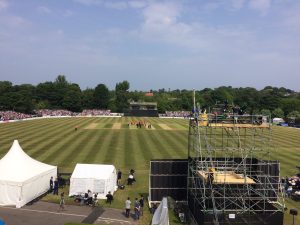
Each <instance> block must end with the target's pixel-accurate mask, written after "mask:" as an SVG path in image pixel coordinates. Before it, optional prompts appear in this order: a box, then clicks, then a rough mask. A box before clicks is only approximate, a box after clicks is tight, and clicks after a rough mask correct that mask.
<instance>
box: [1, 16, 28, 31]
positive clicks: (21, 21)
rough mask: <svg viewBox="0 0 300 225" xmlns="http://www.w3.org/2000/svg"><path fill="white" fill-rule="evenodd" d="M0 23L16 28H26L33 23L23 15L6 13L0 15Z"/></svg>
mask: <svg viewBox="0 0 300 225" xmlns="http://www.w3.org/2000/svg"><path fill="white" fill-rule="evenodd" d="M0 25H1V26H2V27H6V28H10V29H15V28H26V27H28V26H30V25H31V23H30V22H29V21H28V20H26V19H25V18H23V17H20V16H14V15H6V16H2V17H0Z"/></svg>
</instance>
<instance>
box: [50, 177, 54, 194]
mask: <svg viewBox="0 0 300 225" xmlns="http://www.w3.org/2000/svg"><path fill="white" fill-rule="evenodd" d="M52 191H53V177H51V178H50V188H49V193H52Z"/></svg>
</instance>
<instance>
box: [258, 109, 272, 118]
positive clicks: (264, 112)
mask: <svg viewBox="0 0 300 225" xmlns="http://www.w3.org/2000/svg"><path fill="white" fill-rule="evenodd" d="M260 113H261V114H262V115H264V116H270V115H271V111H270V110H269V109H262V110H261V111H260Z"/></svg>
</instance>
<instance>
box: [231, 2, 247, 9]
mask: <svg viewBox="0 0 300 225" xmlns="http://www.w3.org/2000/svg"><path fill="white" fill-rule="evenodd" d="M245 2H246V1H245V0H231V5H232V8H233V9H234V10H239V9H241V8H243V7H244V5H245Z"/></svg>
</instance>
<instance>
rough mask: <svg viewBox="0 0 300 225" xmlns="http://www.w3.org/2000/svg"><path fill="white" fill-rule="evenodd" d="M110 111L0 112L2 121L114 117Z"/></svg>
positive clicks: (50, 110)
mask: <svg viewBox="0 0 300 225" xmlns="http://www.w3.org/2000/svg"><path fill="white" fill-rule="evenodd" d="M112 115H113V114H112V113H111V111H110V110H99V109H85V110H83V111H82V112H81V113H76V112H71V111H69V110H64V109H40V110H34V111H33V114H24V113H20V112H15V111H0V121H8V120H21V119H28V118H33V117H51V116H53V117H55V116H57V117H60V116H112Z"/></svg>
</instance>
